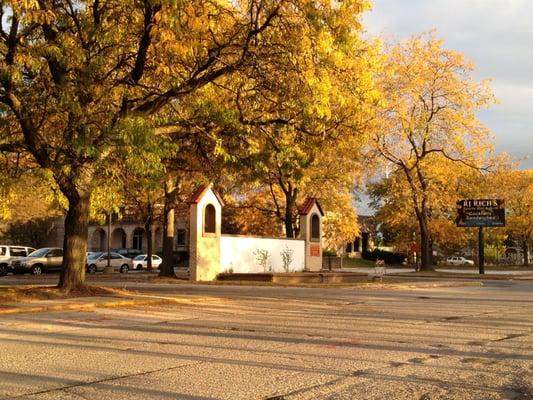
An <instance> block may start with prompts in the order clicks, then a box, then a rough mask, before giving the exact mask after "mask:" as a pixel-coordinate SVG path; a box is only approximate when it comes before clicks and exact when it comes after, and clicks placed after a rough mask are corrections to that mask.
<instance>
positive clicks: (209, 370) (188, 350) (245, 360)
mask: <svg viewBox="0 0 533 400" xmlns="http://www.w3.org/2000/svg"><path fill="white" fill-rule="evenodd" d="M130 284H131V285H132V287H133V286H135V288H136V289H138V290H141V289H142V290H144V291H151V292H157V293H160V294H167V295H174V296H178V297H180V298H184V299H190V300H191V303H190V304H183V305H178V306H158V307H137V308H118V309H97V310H94V311H92V312H61V313H59V312H58V313H41V314H20V315H16V316H9V317H8V316H4V317H0V354H1V356H0V398H6V399H7V398H24V399H68V400H71V399H72V400H74V399H98V398H101V399H186V400H200V399H271V400H273V399H278V400H281V399H286V400H296V399H331V400H333V399H350V400H351V399H420V400H422V399H426V400H428V399H514V400H525V399H532V398H533V385H532V382H533V336H532V335H533V332H532V328H533V311H532V306H533V282H487V283H486V285H485V286H484V287H456V288H432V289H409V288H403V289H394V290H392V289H372V290H370V289H366V290H363V289H360V288H340V289H339V288H337V289H301V288H300V289H299V288H276V287H242V286H239V287H235V286H204V285H189V284H180V285H172V284H151V283H142V282H137V283H135V282H131V283H128V285H130Z"/></svg>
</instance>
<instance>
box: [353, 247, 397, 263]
mask: <svg viewBox="0 0 533 400" xmlns="http://www.w3.org/2000/svg"><path fill="white" fill-rule="evenodd" d="M362 257H363V259H365V260H371V261H376V260H377V259H378V258H379V259H380V260H384V261H385V264H389V265H391V264H402V263H403V262H404V261H405V259H406V255H405V254H401V253H392V252H390V251H385V250H379V249H374V250H373V251H364V252H363V254H362Z"/></svg>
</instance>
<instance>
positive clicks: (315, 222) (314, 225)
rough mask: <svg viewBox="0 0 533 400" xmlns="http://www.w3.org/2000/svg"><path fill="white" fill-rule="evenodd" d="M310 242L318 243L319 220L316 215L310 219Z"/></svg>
mask: <svg viewBox="0 0 533 400" xmlns="http://www.w3.org/2000/svg"><path fill="white" fill-rule="evenodd" d="M311 240H312V241H314V242H318V241H320V218H319V217H318V215H316V214H313V216H312V217H311Z"/></svg>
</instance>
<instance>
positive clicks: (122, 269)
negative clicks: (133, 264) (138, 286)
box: [120, 264, 130, 274]
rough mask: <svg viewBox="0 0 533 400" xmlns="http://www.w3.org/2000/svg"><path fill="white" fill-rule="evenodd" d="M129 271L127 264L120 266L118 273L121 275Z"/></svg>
mask: <svg viewBox="0 0 533 400" xmlns="http://www.w3.org/2000/svg"><path fill="white" fill-rule="evenodd" d="M129 269H130V268H129V267H128V264H124V265H122V266H121V267H120V273H121V274H125V273H126V272H128V271H129Z"/></svg>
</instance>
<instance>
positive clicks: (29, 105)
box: [0, 0, 353, 291]
mask: <svg viewBox="0 0 533 400" xmlns="http://www.w3.org/2000/svg"><path fill="white" fill-rule="evenodd" d="M294 3H295V2H291V1H282V2H277V1H267V0H264V1H262V0H251V1H243V2H239V1H237V2H210V1H203V0H197V1H185V2H174V1H163V0H161V1H155V0H153V1H152V0H144V1H136V2H128V1H124V0H108V1H105V2H101V1H99V0H92V1H78V2H74V1H70V0H64V1H50V0H33V1H18V0H11V1H5V0H3V1H0V20H1V21H2V23H1V26H0V28H1V29H0V118H1V119H2V125H3V130H4V132H3V133H5V134H6V137H7V138H8V139H9V143H8V144H9V145H10V146H4V145H3V146H2V149H3V150H4V151H7V150H19V149H22V150H23V151H25V152H26V153H27V154H31V156H32V157H33V159H34V161H35V163H36V164H37V165H38V166H39V167H40V168H43V169H46V170H49V171H51V174H52V176H53V179H54V180H55V182H56V184H57V186H58V188H59V189H60V190H61V192H62V193H63V195H64V196H65V198H66V200H67V202H68V210H67V214H66V219H65V239H64V246H63V247H64V257H63V268H62V271H61V275H60V280H59V287H60V288H62V289H64V290H66V291H69V290H71V289H74V288H78V287H82V286H83V282H84V275H85V268H84V267H85V251H86V246H87V224H88V218H89V204H90V199H91V196H92V193H93V190H94V186H95V182H97V181H98V177H99V176H101V175H102V174H103V172H105V171H106V170H107V169H109V168H116V167H117V165H118V163H116V162H114V161H115V160H116V157H117V154H116V150H117V149H120V148H123V147H124V146H136V145H137V144H136V143H135V142H131V141H130V140H129V139H130V135H129V132H131V130H132V129H133V130H134V131H135V130H137V128H138V126H139V124H140V125H141V126H144V127H145V126H146V125H145V124H146V121H148V122H150V123H151V125H152V126H154V127H155V126H157V125H158V120H157V119H156V118H145V119H143V120H142V121H140V120H139V119H138V117H139V116H146V117H147V116H150V115H155V114H157V113H158V112H159V111H160V110H161V109H163V108H164V107H165V106H167V105H168V104H169V103H172V102H174V101H176V100H178V99H180V98H183V97H184V96H186V95H187V94H190V93H192V92H194V91H196V90H198V89H199V88H201V87H203V86H205V85H207V84H209V83H210V82H213V81H214V80H216V79H218V78H219V77H221V76H224V75H226V74H230V73H232V72H234V71H236V70H238V69H239V68H241V67H242V66H243V65H244V64H245V63H246V62H247V61H248V60H249V59H251V58H253V57H256V56H257V55H258V54H259V53H260V51H259V50H260V49H261V48H262V34H264V33H265V32H266V31H267V30H268V29H269V28H270V27H271V26H272V25H273V24H274V23H280V20H281V19H280V18H279V17H280V15H282V14H284V13H290V14H291V15H293V16H294V15H297V16H298V17H299V18H300V20H302V19H305V18H307V17H309V18H313V20H314V21H316V22H317V23H319V21H320V19H321V18H320V17H321V16H322V18H325V17H327V15H329V14H330V13H331V10H332V7H329V8H327V9H322V8H319V7H314V5H313V4H309V3H308V2H304V1H302V2H301V4H300V5H301V8H299V7H294V6H295V5H296V4H294ZM296 3H299V2H296ZM347 3H353V2H347ZM342 7H345V6H344V5H343V6H342ZM295 10H297V11H295ZM256 52H257V54H256ZM145 134H146V135H151V134H153V130H152V129H147V130H145ZM4 144H6V143H4Z"/></svg>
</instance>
